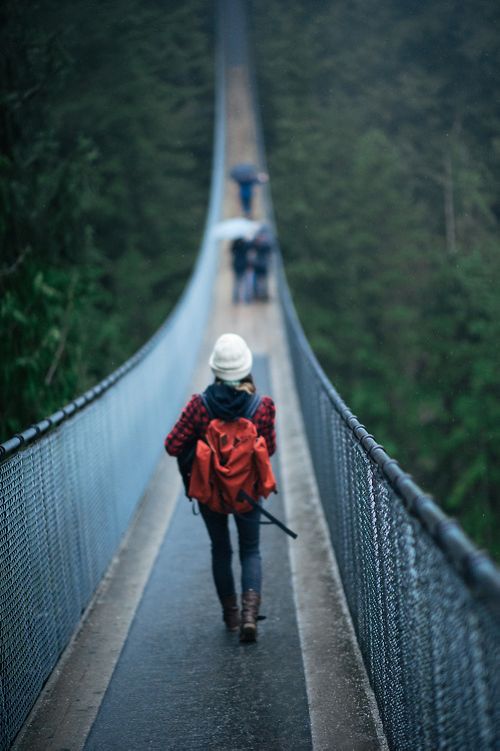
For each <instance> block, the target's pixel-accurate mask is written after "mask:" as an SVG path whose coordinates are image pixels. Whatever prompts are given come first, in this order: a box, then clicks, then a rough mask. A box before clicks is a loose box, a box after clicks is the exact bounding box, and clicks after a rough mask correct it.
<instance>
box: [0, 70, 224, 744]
mask: <svg viewBox="0 0 500 751" xmlns="http://www.w3.org/2000/svg"><path fill="white" fill-rule="evenodd" d="M221 65H222V60H221V59H220V58H219V70H218V74H219V77H220V75H221ZM217 96H218V100H217V107H216V110H217V121H216V130H215V138H216V141H215V149H214V167H213V174H212V190H211V203H210V207H209V213H208V218H207V226H206V231H205V239H204V242H203V245H202V248H201V251H200V256H199V259H198V263H197V266H196V269H195V272H194V274H193V277H192V279H191V281H190V283H189V285H188V287H187V289H186V292H185V294H184V296H183V297H182V299H181V301H180V302H179V304H178V306H177V307H176V309H175V310H174V312H173V313H172V315H171V316H170V318H169V319H168V321H167V322H166V324H165V325H164V326H163V327H162V329H161V330H160V331H159V332H158V333H157V334H156V335H155V336H154V337H153V339H152V340H151V341H150V342H149V343H148V344H147V345H146V346H145V347H144V348H143V350H141V351H140V352H139V353H138V354H137V355H136V356H135V357H134V358H132V360H131V361H129V362H128V363H126V364H125V365H124V366H123V367H122V368H120V370H119V371H117V373H115V374H113V376H110V378H108V379H106V381H104V382H103V383H102V384H100V385H99V386H98V387H96V389H93V390H92V392H88V394H87V395H85V396H84V397H81V398H80V399H78V400H76V401H75V402H74V403H72V404H71V405H68V407H67V408H65V410H64V411H62V412H60V413H56V414H55V415H54V416H53V417H52V418H49V420H46V421H43V423H40V424H39V425H38V426H37V427H36V429H34V430H33V429H30V430H28V431H25V434H22V435H21V437H16V438H15V439H12V440H11V441H8V442H7V443H5V444H2V446H1V447H0V458H2V456H3V458H4V460H3V461H2V463H1V464H0V748H1V749H6V748H8V747H9V745H10V743H11V741H12V739H13V738H14V736H15V735H16V733H17V732H18V731H19V729H20V727H21V726H22V723H23V722H24V719H25V717H26V715H27V714H28V712H29V710H30V709H31V707H32V705H33V703H34V701H35V700H36V698H37V696H38V694H39V692H40V690H41V688H42V686H43V684H44V682H45V681H46V680H47V678H48V676H49V675H50V673H51V671H52V669H53V668H54V665H55V663H56V661H57V659H58V657H59V655H60V653H61V651H62V650H63V649H64V647H65V645H66V644H67V643H68V641H69V639H70V637H71V635H72V633H73V631H74V629H75V626H76V625H77V623H78V621H79V619H80V617H81V614H82V611H83V610H84V609H85V607H86V606H87V604H88V603H89V600H90V598H91V597H92V594H93V592H94V591H95V589H96V587H97V585H98V583H99V581H100V580H101V578H102V576H103V574H104V572H105V571H106V568H107V566H108V565H109V563H110V560H111V558H112V556H113V553H114V552H115V550H116V548H117V546H118V544H119V542H120V539H121V537H122V535H123V533H124V531H125V530H126V528H127V526H128V524H129V522H130V519H131V517H132V515H133V513H134V511H135V509H136V507H137V503H138V501H139V499H140V497H141V495H142V492H143V490H144V488H145V486H146V485H147V482H148V480H149V478H150V476H151V474H152V472H153V470H154V467H155V466H156V463H157V461H158V458H159V455H160V452H161V447H162V441H163V437H164V435H165V433H166V431H167V429H168V427H169V426H170V425H171V424H172V422H173V421H174V419H175V417H176V416H177V414H178V412H179V409H180V407H181V405H182V403H183V401H184V399H185V396H186V394H185V389H186V386H187V384H188V383H189V382H190V379H191V374H192V370H193V368H194V365H195V362H196V358H197V354H198V349H199V345H200V342H201V337H202V334H203V331H204V329H205V326H206V321H207V316H208V311H209V306H210V301H211V295H212V289H213V281H214V277H215V272H216V262H217V254H216V252H215V247H214V243H213V241H210V229H211V226H212V224H213V223H214V222H215V221H216V220H217V219H218V217H219V215H220V209H221V204H222V200H221V199H222V188H223V179H224V156H223V146H224V117H223V113H224V102H223V97H224V91H223V87H222V86H219V87H218V91H217ZM110 386H112V387H111V388H110ZM87 402H89V403H87ZM61 420H63V421H61ZM54 423H56V424H57V423H60V424H59V425H58V427H53V428H52V429H51V430H49V429H50V428H51V425H53V424H54ZM46 430H49V432H47V433H46V434H45V435H44V436H42V437H39V438H38V440H36V441H35V442H33V443H30V442H29V441H30V439H31V438H33V437H35V438H36V434H37V433H41V432H44V431H46ZM25 444H27V445H26V446H25V448H24V449H23V450H19V451H17V453H13V450H14V451H15V450H16V449H18V448H19V447H21V448H22V446H23V445H25ZM10 454H12V455H10ZM9 455H10V456H9ZM6 456H7V457H8V458H5V457H6Z"/></svg>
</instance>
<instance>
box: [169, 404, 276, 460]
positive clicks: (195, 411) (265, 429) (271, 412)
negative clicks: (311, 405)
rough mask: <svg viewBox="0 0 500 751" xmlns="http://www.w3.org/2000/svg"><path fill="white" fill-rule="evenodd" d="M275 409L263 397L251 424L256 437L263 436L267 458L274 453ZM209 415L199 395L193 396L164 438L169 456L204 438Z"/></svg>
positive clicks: (175, 454) (179, 452) (176, 454)
mask: <svg viewBox="0 0 500 751" xmlns="http://www.w3.org/2000/svg"><path fill="white" fill-rule="evenodd" d="M275 415H276V408H275V406H274V402H273V400H272V399H271V397H270V396H263V397H262V399H261V402H260V404H259V406H258V407H257V409H256V411H255V414H254V416H253V417H252V422H253V424H254V425H255V427H256V428H257V433H258V435H261V436H263V438H264V439H265V441H266V444H267V450H268V452H269V456H272V455H273V454H274V452H275V451H276V431H275V429H274V417H275ZM210 419H211V418H210V415H209V414H208V411H207V408H206V407H205V405H204V404H203V399H202V398H201V396H200V395H199V394H194V395H193V396H192V397H191V399H190V401H189V402H188V403H187V404H186V406H185V407H184V409H183V410H182V414H181V416H180V417H179V419H178V420H177V422H176V423H175V425H174V427H173V428H172V430H171V431H170V433H169V434H168V436H167V437H166V438H165V449H166V451H167V454H170V456H179V455H180V454H182V452H183V450H184V449H185V448H187V447H188V446H189V444H191V443H192V442H193V441H194V440H198V438H204V437H205V434H206V432H207V428H208V423H209V422H210Z"/></svg>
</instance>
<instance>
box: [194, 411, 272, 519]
mask: <svg viewBox="0 0 500 751" xmlns="http://www.w3.org/2000/svg"><path fill="white" fill-rule="evenodd" d="M241 491H243V492H244V493H246V494H247V495H249V496H250V498H253V499H255V500H258V499H259V498H260V497H261V496H263V497H264V498H267V496H268V495H269V494H270V493H272V492H273V491H274V492H276V480H275V478H274V474H273V469H272V467H271V462H270V460H269V454H268V451H267V445H266V441H265V439H264V438H263V437H262V436H258V435H257V429H256V427H255V425H254V424H253V422H250V420H248V419H247V418H246V417H238V418H237V419H236V420H232V421H231V422H226V421H224V420H220V419H218V418H215V419H213V420H211V422H210V423H209V425H208V428H207V434H206V437H205V440H204V441H202V440H199V441H198V443H197V445H196V455H195V458H194V462H193V468H192V473H191V480H190V483H189V496H190V497H191V498H196V499H197V500H198V501H199V502H200V503H206V504H207V505H208V507H209V508H211V509H212V511H218V512H219V513H221V514H232V513H234V512H236V513H242V514H244V513H246V512H247V511H251V510H252V506H251V504H250V503H248V502H247V501H243V500H241V499H239V495H240V492H241Z"/></svg>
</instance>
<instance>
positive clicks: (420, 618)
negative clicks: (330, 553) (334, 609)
mask: <svg viewBox="0 0 500 751" xmlns="http://www.w3.org/2000/svg"><path fill="white" fill-rule="evenodd" d="M278 266H279V268H278V276H279V287H280V293H281V300H282V304H283V310H284V315H285V320H286V326H287V333H288V340H289V346H290V351H291V356H292V360H293V366H294V372H295V378H296V384H297V389H298V392H299V397H300V402H301V407H302V411H303V416H304V423H305V427H306V431H307V436H308V441H309V446H310V450H311V454H312V459H313V463H314V467H315V473H316V478H317V481H318V486H319V491H320V495H321V499H322V503H323V506H324V510H325V514H326V517H327V521H328V525H329V529H330V534H331V538H332V543H333V547H334V550H335V555H336V558H337V562H338V565H339V569H340V573H341V577H342V582H343V586H344V590H345V594H346V598H347V601H348V605H349V609H350V612H351V616H352V619H353V623H354V627H355V631H356V634H357V637H358V641H359V645H360V649H361V652H362V655H363V659H364V662H365V666H366V669H367V672H368V676H369V679H370V682H371V685H372V687H373V690H374V693H375V697H376V699H377V703H378V706H379V710H380V715H381V718H382V722H383V725H384V729H385V733H386V737H387V740H388V743H389V746H390V748H392V749H397V750H398V751H406V750H407V751H418V750H419V749H422V751H429V750H430V749H457V750H458V749H481V750H486V749H488V750H491V751H493V749H498V748H499V747H500V670H499V668H500V661H499V657H500V574H499V572H498V569H496V567H495V566H494V564H493V563H492V562H491V561H490V559H489V558H488V557H487V556H486V555H485V554H483V553H481V552H480V551H478V550H477V549H476V548H475V547H474V546H473V545H472V543H471V542H470V541H469V540H468V539H467V538H466V536H465V535H464V534H463V532H462V531H461V530H460V528H459V527H458V525H457V524H456V523H455V522H453V521H451V520H450V519H448V518H447V517H446V516H445V515H444V514H443V513H442V512H441V511H440V509H438V508H437V506H436V505H435V504H434V503H433V502H432V500H431V499H430V498H428V497H426V496H425V495H424V494H423V492H422V491H421V490H420V489H419V488H418V487H417V486H416V485H415V484H414V483H413V482H412V481H411V479H410V478H409V476H408V475H405V474H404V473H403V472H402V471H401V469H400V468H399V467H398V465H397V463H396V462H395V461H393V460H391V458H390V457H389V456H387V454H386V453H385V451H384V450H383V449H382V447H380V446H379V445H378V444H377V443H376V442H375V441H374V439H373V437H372V436H370V435H369V434H368V433H367V431H366V430H365V429H364V427H363V426H362V425H360V423H359V422H358V420H357V419H356V418H355V417H354V416H353V415H352V413H351V412H350V411H349V409H348V408H347V407H346V405H345V404H344V403H343V401H342V400H341V398H340V397H339V395H338V394H337V392H336V391H335V389H334V388H333V387H332V385H331V384H330V383H329V381H328V379H327V378H326V376H325V374H324V373H323V371H322V370H321V367H320V366H319V364H318V362H317V360H316V358H315V357H314V355H313V353H312V351H311V348H310V346H309V344H308V342H307V340H306V338H305V336H304V333H303V331H302V328H301V326H300V323H299V321H298V319H297V316H296V313H295V310H294V307H293V303H292V301H291V298H290V294H289V291H288V287H287V283H286V279H285V277H284V274H283V271H282V269H281V266H280V264H278Z"/></svg>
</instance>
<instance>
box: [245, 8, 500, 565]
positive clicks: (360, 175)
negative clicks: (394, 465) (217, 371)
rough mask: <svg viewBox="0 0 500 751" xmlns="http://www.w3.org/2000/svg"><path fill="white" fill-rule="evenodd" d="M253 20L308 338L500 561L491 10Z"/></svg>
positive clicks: (497, 160)
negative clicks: (499, 557)
mask: <svg viewBox="0 0 500 751" xmlns="http://www.w3.org/2000/svg"><path fill="white" fill-rule="evenodd" d="M252 7H253V11H254V12H253V20H254V31H255V35H254V36H255V40H256V49H257V59H258V67H259V71H258V72H259V79H260V80H259V83H260V95H261V104H262V110H263V117H264V124H265V131H266V133H265V135H266V144H267V147H268V154H269V161H270V170H271V174H272V189H273V197H274V201H275V206H276V213H277V221H278V226H279V232H280V239H281V245H282V249H283V253H284V257H285V263H286V268H287V275H288V278H289V281H290V284H291V287H292V290H293V293H294V299H295V302H296V305H297V307H298V310H299V314H300V317H301V320H302V322H303V324H304V327H305V330H306V333H307V335H308V337H309V339H310V341H311V344H312V346H313V348H314V349H315V351H316V353H317V355H318V357H319V359H320V361H321V362H322V364H323V366H324V368H325V370H326V372H327V373H328V374H329V376H330V378H331V379H332V381H333V383H334V384H335V385H336V387H337V388H338V389H339V391H340V393H342V395H343V396H344V398H345V399H346V401H347V402H348V403H349V405H350V406H351V408H352V409H353V410H354V411H355V412H356V413H357V414H358V415H359V417H360V419H361V420H362V422H363V423H365V424H366V425H368V426H369V428H370V431H371V432H373V433H374V434H375V435H376V437H377V439H378V440H380V441H381V442H382V443H383V444H384V445H385V446H386V448H387V450H388V451H389V452H390V453H391V454H393V455H395V457H396V458H397V459H399V460H400V461H401V463H402V464H403V466H404V467H405V468H407V469H410V470H411V471H412V473H413V474H414V475H415V477H416V479H417V481H418V482H419V483H420V484H422V485H423V486H424V487H425V488H426V489H427V490H428V491H431V492H433V493H434V494H435V495H436V497H437V499H438V500H439V501H440V502H442V503H443V505H444V507H445V508H446V509H447V510H448V511H449V512H450V513H452V514H454V515H456V516H458V517H459V518H460V520H461V521H462V523H463V525H464V526H465V528H466V530H467V531H468V532H469V533H470V534H471V535H472V536H473V537H474V538H475V539H476V541H477V542H478V543H479V544H481V545H485V546H487V547H488V548H489V549H490V550H491V551H492V552H493V553H494V554H495V555H497V556H500V539H499V531H500V490H499V488H500V430H499V428H498V426H499V425H500V399H499V397H500V387H499V381H498V372H500V348H499V347H498V341H499V338H498V334H499V331H498V328H499V325H500V324H499V321H500V295H498V293H497V289H496V286H497V285H496V280H498V278H500V277H499V271H500V269H499V263H500V260H499V256H498V249H497V247H496V245H497V243H498V230H499V226H498V225H499V218H500V203H499V202H498V188H497V185H498V181H499V177H500V149H499V145H498V144H499V143H500V141H499V139H498V128H499V126H500V111H499V109H498V104H497V102H498V97H497V93H496V92H497V91H498V86H499V83H500V81H499V80H498V79H499V71H500V51H499V47H498V45H497V43H496V33H495V32H494V29H498V26H499V24H500V8H499V6H498V4H496V3H493V2H489V0H482V1H481V3H480V7H477V6H474V7H473V6H470V7H469V6H467V5H463V4H461V3H458V2H457V1H456V0H445V2H442V3H439V4H438V5H436V4H435V3H431V2H430V0H424V1H423V2H421V1H419V2H418V3H416V2H409V3H404V4H403V3H400V2H396V0H381V1H380V2H377V3H374V2H372V1H371V0H350V2H343V1H341V2H332V1H331V0H322V1H321V2H317V3H314V4H313V5H312V6H311V5H310V4H309V3H307V2H305V0H294V2H291V3H284V2H282V0H266V2H265V3H264V2H261V0H254V2H253V3H252Z"/></svg>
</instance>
